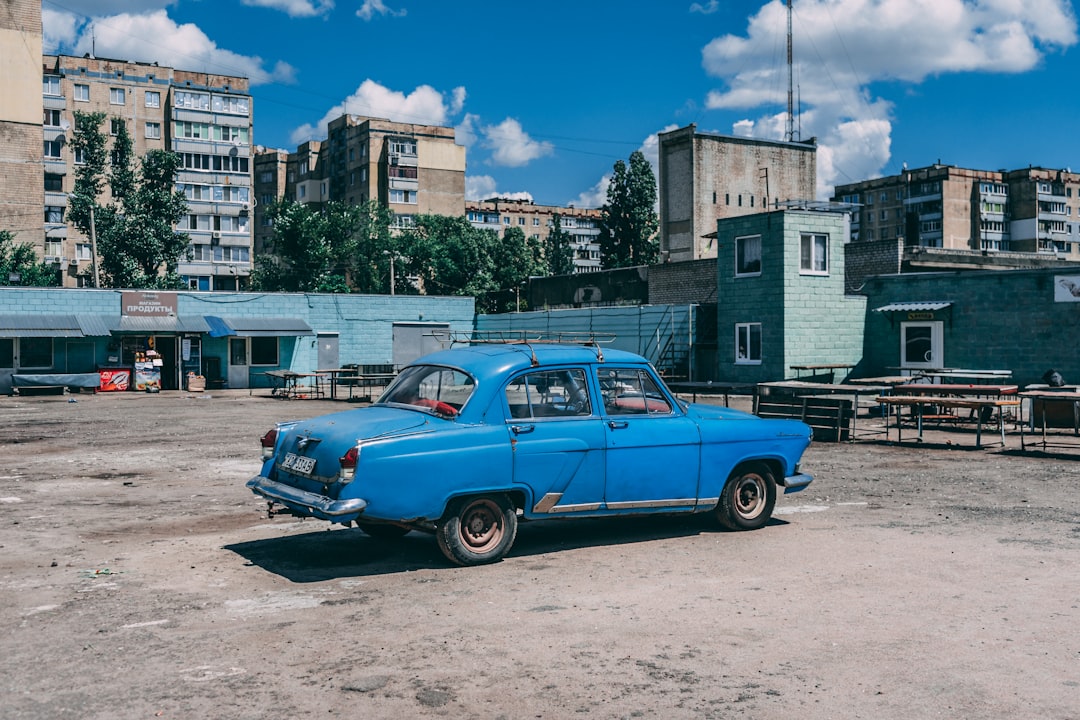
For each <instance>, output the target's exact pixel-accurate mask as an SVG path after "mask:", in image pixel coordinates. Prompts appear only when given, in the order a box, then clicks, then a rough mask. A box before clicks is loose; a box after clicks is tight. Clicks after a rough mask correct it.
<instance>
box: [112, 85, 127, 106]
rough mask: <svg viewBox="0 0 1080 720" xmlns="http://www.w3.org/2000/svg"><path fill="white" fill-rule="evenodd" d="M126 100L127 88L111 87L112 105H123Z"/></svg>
mask: <svg viewBox="0 0 1080 720" xmlns="http://www.w3.org/2000/svg"><path fill="white" fill-rule="evenodd" d="M126 100H127V90H126V89H125V88H109V104H110V105H123V104H124V103H125V101H126Z"/></svg>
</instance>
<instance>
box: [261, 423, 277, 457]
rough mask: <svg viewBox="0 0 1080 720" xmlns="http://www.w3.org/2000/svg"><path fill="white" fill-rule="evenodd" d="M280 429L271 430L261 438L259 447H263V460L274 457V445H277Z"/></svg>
mask: <svg viewBox="0 0 1080 720" xmlns="http://www.w3.org/2000/svg"><path fill="white" fill-rule="evenodd" d="M277 434H278V429H277V428H273V429H272V430H269V431H268V432H267V433H266V434H265V435H263V436H262V437H261V438H259V445H261V446H262V459H263V460H269V459H270V458H272V457H274V445H276V444H277Z"/></svg>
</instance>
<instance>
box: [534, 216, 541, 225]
mask: <svg viewBox="0 0 1080 720" xmlns="http://www.w3.org/2000/svg"><path fill="white" fill-rule="evenodd" d="M533 227H540V218H533Z"/></svg>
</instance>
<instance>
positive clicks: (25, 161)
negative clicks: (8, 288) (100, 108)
mask: <svg viewBox="0 0 1080 720" xmlns="http://www.w3.org/2000/svg"><path fill="white" fill-rule="evenodd" d="M40 63H41V3H40V2H35V1H32V0H13V1H12V2H8V3H5V8H4V11H3V12H0V87H2V88H3V92H0V230H7V231H8V232H10V233H12V235H14V238H15V242H16V243H18V244H22V243H31V244H33V245H34V246H35V247H40V246H41V244H42V242H43V238H44V237H45V222H44V216H43V215H42V208H43V207H45V191H44V185H43V173H44V168H43V165H42V140H41V133H42V116H41V110H40V105H39V103H40V98H41V88H40V86H39V85H38V78H39V77H40V70H41V64H40ZM46 113H47V111H46ZM2 360H3V358H0V362H2ZM0 367H3V365H2V364H0Z"/></svg>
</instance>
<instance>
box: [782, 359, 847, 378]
mask: <svg viewBox="0 0 1080 720" xmlns="http://www.w3.org/2000/svg"><path fill="white" fill-rule="evenodd" d="M788 367H790V368H791V369H792V370H794V371H795V379H796V380H798V379H799V378H801V377H802V374H803V373H804V372H809V373H813V374H814V375H817V374H818V373H819V372H820V371H825V372H822V373H821V374H823V375H828V376H829V382H832V381H833V379H834V378H835V377H836V371H837V370H850V369H851V368H853V367H855V365H854V364H852V363H822V364H817V365H789V366H788Z"/></svg>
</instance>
